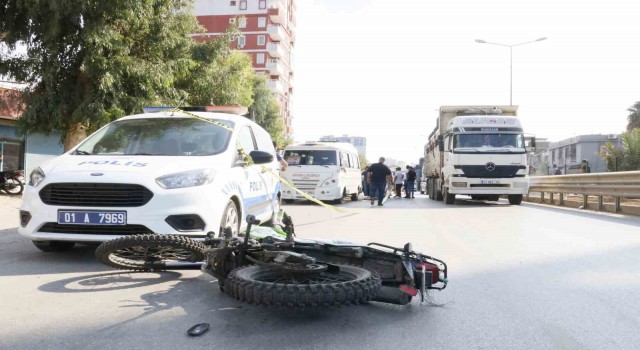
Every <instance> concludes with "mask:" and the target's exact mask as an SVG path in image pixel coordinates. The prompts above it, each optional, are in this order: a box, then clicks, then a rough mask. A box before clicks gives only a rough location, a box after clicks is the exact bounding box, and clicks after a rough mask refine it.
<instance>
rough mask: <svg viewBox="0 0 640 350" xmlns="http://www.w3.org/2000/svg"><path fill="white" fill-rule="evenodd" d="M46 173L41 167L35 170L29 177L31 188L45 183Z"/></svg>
mask: <svg viewBox="0 0 640 350" xmlns="http://www.w3.org/2000/svg"><path fill="white" fill-rule="evenodd" d="M44 178H45V176H44V171H42V169H40V167H37V168H35V169H34V170H33V171H32V172H31V174H30V175H29V186H33V187H38V185H40V184H41V183H42V181H44Z"/></svg>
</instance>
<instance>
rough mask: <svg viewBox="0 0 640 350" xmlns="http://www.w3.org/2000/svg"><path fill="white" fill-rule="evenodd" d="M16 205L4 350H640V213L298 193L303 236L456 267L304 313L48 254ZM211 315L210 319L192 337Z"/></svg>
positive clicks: (6, 265) (3, 237)
mask: <svg viewBox="0 0 640 350" xmlns="http://www.w3.org/2000/svg"><path fill="white" fill-rule="evenodd" d="M7 203H8V204H7ZM16 203H17V201H6V200H3V201H0V229H3V228H4V230H2V231H0V315H1V317H0V348H2V349H199V348H203V349H204V348H207V349H279V350H282V349H395V348H415V349H430V348H437V349H638V348H640V332H638V330H639V329H640V229H639V228H640V218H637V217H622V216H617V215H611V214H598V213H592V212H582V211H578V210H572V209H561V208H550V207H544V206H539V205H536V204H528V203H527V204H524V203H523V205H522V206H509V205H507V204H506V202H504V201H501V202H499V203H488V202H473V201H460V200H459V201H458V203H457V204H456V205H455V206H445V205H444V204H443V203H442V202H433V201H430V200H428V199H427V198H425V197H423V196H418V198H416V199H413V200H410V199H397V200H393V199H392V200H390V201H389V202H387V203H386V205H385V206H384V207H382V208H379V207H370V206H369V204H368V202H366V201H359V202H347V203H346V204H344V205H342V207H345V208H348V209H353V210H355V212H352V213H335V212H331V211H329V210H327V209H324V208H321V207H318V206H315V205H311V204H308V203H297V204H292V205H287V206H286V207H285V209H286V210H287V212H288V213H289V214H291V215H292V217H293V218H294V221H295V222H296V224H297V227H296V232H297V233H298V235H299V236H300V237H326V238H341V239H347V240H352V241H357V242H370V241H377V242H384V243H387V244H393V245H398V246H400V245H402V244H404V243H406V242H408V241H411V242H413V243H414V247H415V248H417V249H418V250H422V251H423V252H425V253H428V254H431V255H433V256H436V257H439V258H441V259H443V260H445V261H446V262H447V263H448V264H449V268H450V275H449V279H450V284H449V287H448V288H447V289H446V290H445V291H442V292H435V293H433V301H434V302H433V303H424V304H420V302H419V301H417V300H414V302H413V303H412V304H411V305H408V306H404V307H401V306H395V305H386V304H381V303H370V304H368V305H361V306H353V307H345V308H339V309H330V310H323V311H304V312H295V311H289V310H278V309H266V308H262V307H254V306H250V305H243V304H240V303H237V302H235V301H234V300H232V299H231V298H229V297H227V296H226V295H223V294H221V293H220V292H219V290H218V286H217V284H216V282H215V279H213V278H212V277H210V276H208V275H203V274H202V273H200V272H199V271H186V272H185V271H182V272H168V273H162V274H158V273H126V272H118V271H114V270H111V269H109V268H107V267H103V266H102V265H100V264H99V263H97V262H96V261H95V260H94V258H93V248H92V247H87V246H79V247H76V248H74V249H73V250H72V251H71V252H68V253H63V254H59V253H58V254H52V253H42V252H40V251H38V250H37V249H36V248H35V247H33V246H32V245H31V243H30V242H28V241H26V240H25V239H23V238H22V237H20V236H18V234H17V232H16V229H15V228H13V227H15V225H17V220H15V219H12V218H11V217H12V216H11V215H10V214H12V213H15V215H16V216H17V212H16V209H15V208H16V207H17V204H16ZM14 218H15V217H14ZM12 220H14V221H12ZM436 305H437V306H436ZM201 322H207V323H209V324H210V325H211V330H210V331H209V332H208V333H206V334H205V335H203V336H201V337H197V338H190V337H188V336H187V335H186V330H187V329H188V328H189V327H190V326H192V325H194V324H197V323H201Z"/></svg>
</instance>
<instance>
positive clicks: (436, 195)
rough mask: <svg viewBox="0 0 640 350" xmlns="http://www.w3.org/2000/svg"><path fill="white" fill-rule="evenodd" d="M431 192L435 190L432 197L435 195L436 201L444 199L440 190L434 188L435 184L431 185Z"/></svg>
mask: <svg viewBox="0 0 640 350" xmlns="http://www.w3.org/2000/svg"><path fill="white" fill-rule="evenodd" d="M433 192H435V193H434V195H433V197H435V199H436V200H437V201H441V200H443V199H444V197H443V195H442V191H440V190H438V189H436V186H435V185H433Z"/></svg>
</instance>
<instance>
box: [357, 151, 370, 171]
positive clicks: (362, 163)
mask: <svg viewBox="0 0 640 350" xmlns="http://www.w3.org/2000/svg"><path fill="white" fill-rule="evenodd" d="M358 157H359V158H360V168H362V169H364V167H366V166H367V165H368V164H369V161H367V157H366V156H365V155H364V154H360V155H358Z"/></svg>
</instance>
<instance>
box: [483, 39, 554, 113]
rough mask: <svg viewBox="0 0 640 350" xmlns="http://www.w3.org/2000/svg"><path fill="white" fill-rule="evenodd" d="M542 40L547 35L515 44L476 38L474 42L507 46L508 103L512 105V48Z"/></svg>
mask: <svg viewBox="0 0 640 350" xmlns="http://www.w3.org/2000/svg"><path fill="white" fill-rule="evenodd" d="M543 40H547V37H542V38H539V39H536V40H532V41H527V42H524V43H520V44H515V45H507V44H498V43H492V42H489V41H485V40H482V39H476V42H477V43H478V44H491V45H498V46H506V47H508V48H509V69H510V72H509V105H510V106H512V105H513V48H514V47H516V46H521V45H524V44H530V43H535V42H538V41H543Z"/></svg>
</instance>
